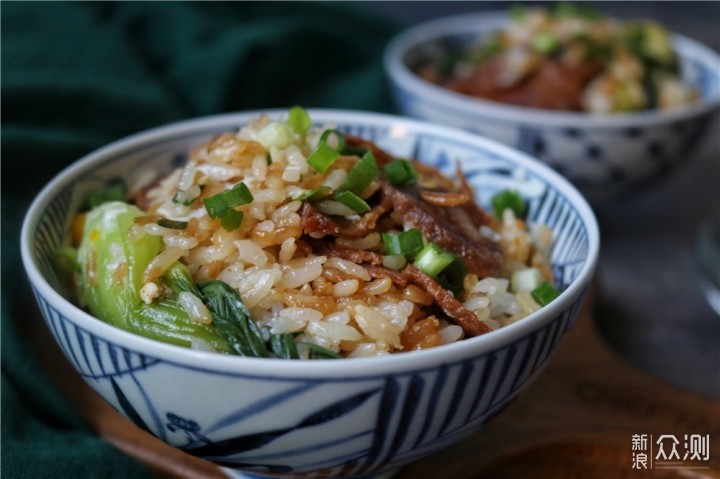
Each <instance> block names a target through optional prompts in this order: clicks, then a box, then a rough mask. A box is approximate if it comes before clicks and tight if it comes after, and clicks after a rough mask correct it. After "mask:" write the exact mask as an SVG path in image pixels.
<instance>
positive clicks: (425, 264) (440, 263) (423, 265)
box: [414, 243, 455, 278]
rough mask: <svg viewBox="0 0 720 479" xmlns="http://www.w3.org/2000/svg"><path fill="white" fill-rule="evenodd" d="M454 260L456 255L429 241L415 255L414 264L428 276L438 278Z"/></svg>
mask: <svg viewBox="0 0 720 479" xmlns="http://www.w3.org/2000/svg"><path fill="white" fill-rule="evenodd" d="M454 260H455V256H454V255H452V254H450V253H447V252H446V251H443V249H442V248H440V247H439V246H438V245H436V244H435V243H428V244H426V245H425V247H424V248H423V249H422V250H420V252H419V253H418V254H417V256H416V257H415V263H414V265H415V267H416V268H417V269H419V270H420V271H422V272H423V273H425V274H427V275H428V276H431V277H433V278H436V277H437V275H438V274H440V272H441V271H442V270H444V269H445V268H447V267H448V266H449V265H450V263H452V262H453V261H454Z"/></svg>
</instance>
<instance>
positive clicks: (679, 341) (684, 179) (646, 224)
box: [365, 2, 720, 398]
mask: <svg viewBox="0 0 720 479" xmlns="http://www.w3.org/2000/svg"><path fill="white" fill-rule="evenodd" d="M590 4H591V5H593V6H595V7H596V8H598V9H599V10H601V11H603V12H605V13H608V14H610V15H613V16H616V17H618V18H652V19H656V20H659V21H661V22H662V23H663V24H665V25H666V26H667V27H668V28H669V29H670V30H672V31H675V32H678V33H681V34H683V35H686V36H689V37H692V38H694V39H696V40H698V41H700V42H702V43H704V44H706V45H708V46H710V47H711V48H713V49H715V50H716V51H720V2H591V3H590ZM365 5H366V6H367V7H368V8H374V9H377V10H378V11H379V12H380V13H383V14H385V15H388V16H390V17H392V18H394V19H396V20H398V21H401V22H404V23H405V24H407V25H411V24H414V23H418V22H421V21H424V20H428V19H431V18H435V17H440V16H445V15H452V14H458V13H464V12H474V11H486V10H502V9H505V8H508V6H510V5H512V4H510V3H504V2H413V3H412V4H411V5H410V4H408V3H406V2H377V3H371V4H365ZM410 6H411V7H412V8H409V7H410ZM719 68H720V65H719ZM595 212H596V214H597V217H598V221H599V223H600V229H601V235H602V246H601V256H600V262H599V264H598V270H597V275H596V280H597V286H598V298H597V302H596V307H595V314H594V317H595V320H596V324H597V326H598V329H599V330H600V332H601V335H602V337H603V338H604V339H605V340H606V342H607V343H608V344H609V345H610V346H611V347H612V349H614V350H615V351H616V352H617V353H618V354H619V355H620V356H621V357H622V358H624V359H625V360H626V361H627V362H628V363H629V364H631V365H633V366H635V367H636V368H639V369H640V370H642V371H645V372H647V373H649V374H651V375H652V376H654V377H656V378H659V379H661V380H663V381H666V382H667V383H670V384H673V385H675V386H677V387H679V388H681V389H684V390H688V391H693V392H698V393H701V394H704V395H708V396H710V397H715V398H720V317H718V315H717V314H716V313H715V311H713V309H712V308H711V307H710V305H709V303H708V302H707V301H706V298H705V295H704V294H703V292H702V290H701V288H700V283H699V275H698V270H697V267H696V258H695V256H696V254H695V253H696V246H695V244H696V235H697V231H698V228H699V227H700V225H701V223H702V222H703V221H704V220H705V219H706V218H708V217H709V216H710V215H711V214H713V213H714V214H720V121H718V120H717V119H716V121H715V122H714V123H713V125H712V126H711V128H710V129H709V131H708V132H707V134H706V135H705V137H704V138H703V139H702V140H701V144H700V145H698V148H697V149H696V150H695V152H694V153H693V154H692V156H691V157H690V158H687V159H686V161H685V162H684V163H683V164H682V165H681V166H680V167H678V168H677V169H676V170H674V171H672V172H671V173H670V174H669V175H668V176H667V177H665V178H664V179H662V180H661V181H659V182H658V183H657V184H655V185H652V186H651V187H649V188H646V189H644V190H642V191H640V192H637V193H635V194H634V195H632V196H629V195H628V196H625V197H622V198H619V199H618V200H617V201H615V202H614V203H611V204H606V205H602V206H599V207H596V208H595ZM719 267H720V266H719ZM598 367H601V365H598Z"/></svg>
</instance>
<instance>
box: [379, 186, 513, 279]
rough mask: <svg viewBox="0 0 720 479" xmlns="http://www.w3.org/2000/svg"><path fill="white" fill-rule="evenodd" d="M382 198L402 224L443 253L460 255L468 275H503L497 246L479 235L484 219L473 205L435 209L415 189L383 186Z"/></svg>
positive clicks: (436, 207) (471, 203) (469, 203)
mask: <svg viewBox="0 0 720 479" xmlns="http://www.w3.org/2000/svg"><path fill="white" fill-rule="evenodd" d="M382 188H383V192H384V194H385V195H386V196H387V197H389V198H392V209H393V210H394V211H396V212H397V213H399V214H400V215H401V216H402V218H403V221H405V222H406V223H407V224H409V225H410V226H412V227H413V228H418V229H420V231H422V232H423V234H424V235H425V237H426V238H427V239H428V240H429V241H432V242H434V243H437V245H438V246H440V247H441V248H443V249H444V250H446V251H449V252H451V253H455V254H457V255H459V256H460V257H461V258H462V260H463V262H464V263H465V266H466V267H467V269H468V271H469V272H471V273H474V274H476V275H477V276H478V277H480V278H486V277H488V276H498V275H499V274H500V272H501V271H502V266H503V254H502V251H501V249H500V246H499V245H498V244H497V243H495V242H494V241H492V240H491V239H489V238H487V237H485V236H484V235H482V234H481V233H480V227H481V226H483V224H487V223H484V221H485V215H484V214H483V212H482V211H481V210H479V208H477V206H475V207H473V205H474V202H473V201H468V202H466V203H463V204H461V205H458V206H437V205H434V204H432V203H429V202H427V201H424V200H423V199H422V198H421V197H420V192H419V190H418V189H417V188H397V187H394V186H392V185H390V184H389V183H386V182H385V183H383V184H382Z"/></svg>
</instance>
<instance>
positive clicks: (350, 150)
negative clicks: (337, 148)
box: [341, 145, 370, 157]
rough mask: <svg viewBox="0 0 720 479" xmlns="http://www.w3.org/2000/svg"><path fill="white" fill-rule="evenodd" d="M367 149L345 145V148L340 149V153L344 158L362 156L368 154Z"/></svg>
mask: <svg viewBox="0 0 720 479" xmlns="http://www.w3.org/2000/svg"><path fill="white" fill-rule="evenodd" d="M369 151H370V150H368V149H367V148H363V147H362V146H350V145H345V148H343V149H342V151H341V153H342V154H343V155H344V156H359V157H362V156H364V155H365V154H366V153H367V152H369Z"/></svg>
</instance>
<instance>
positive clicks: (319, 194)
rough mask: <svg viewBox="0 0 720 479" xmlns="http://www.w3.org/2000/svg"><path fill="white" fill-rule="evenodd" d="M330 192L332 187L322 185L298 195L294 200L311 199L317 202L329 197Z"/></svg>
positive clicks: (310, 200)
mask: <svg viewBox="0 0 720 479" xmlns="http://www.w3.org/2000/svg"><path fill="white" fill-rule="evenodd" d="M330 193H332V188H330V187H329V186H320V187H318V188H313V189H312V190H308V191H306V192H305V193H303V194H301V195H298V196H296V197H295V198H293V199H292V200H293V201H309V202H310V203H315V202H317V201H320V200H323V199H325V198H327V197H328V196H330Z"/></svg>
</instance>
